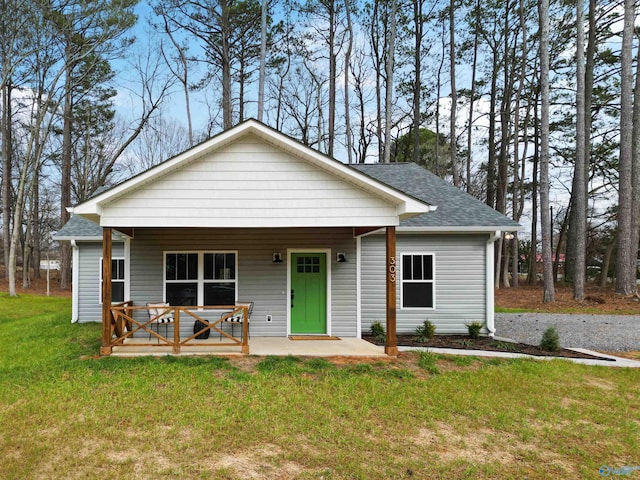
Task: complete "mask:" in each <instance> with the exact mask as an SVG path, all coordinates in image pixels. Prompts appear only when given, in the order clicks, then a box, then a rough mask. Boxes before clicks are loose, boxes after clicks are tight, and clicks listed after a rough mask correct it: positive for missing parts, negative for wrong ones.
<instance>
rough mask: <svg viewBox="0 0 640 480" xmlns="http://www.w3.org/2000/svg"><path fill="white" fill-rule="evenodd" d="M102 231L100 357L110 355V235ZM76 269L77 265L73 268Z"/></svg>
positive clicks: (110, 232) (107, 229) (108, 229)
mask: <svg viewBox="0 0 640 480" xmlns="http://www.w3.org/2000/svg"><path fill="white" fill-rule="evenodd" d="M112 233H113V232H112V229H111V228H109V227H104V228H103V229H102V346H101V347H100V355H111V246H112V244H111V235H112ZM74 268H77V265H76V266H75V267H74Z"/></svg>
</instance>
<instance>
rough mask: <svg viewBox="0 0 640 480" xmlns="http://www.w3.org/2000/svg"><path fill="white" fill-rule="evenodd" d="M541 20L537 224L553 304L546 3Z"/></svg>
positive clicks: (546, 299) (546, 285) (548, 295)
mask: <svg viewBox="0 0 640 480" xmlns="http://www.w3.org/2000/svg"><path fill="white" fill-rule="evenodd" d="M538 12H539V20H540V100H541V108H540V210H541V211H540V223H541V226H542V269H543V272H542V274H543V278H544V293H543V301H544V302H545V303H548V302H554V301H555V285H554V283H553V263H552V252H551V248H552V246H551V241H552V238H551V236H552V231H551V215H550V211H549V207H550V202H549V0H541V1H540V2H539V3H538Z"/></svg>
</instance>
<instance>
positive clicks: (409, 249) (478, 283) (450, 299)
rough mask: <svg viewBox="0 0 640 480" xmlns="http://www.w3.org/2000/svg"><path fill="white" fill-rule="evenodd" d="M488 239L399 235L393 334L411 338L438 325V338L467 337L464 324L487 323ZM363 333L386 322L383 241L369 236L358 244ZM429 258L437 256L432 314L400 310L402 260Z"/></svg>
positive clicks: (378, 236)
mask: <svg viewBox="0 0 640 480" xmlns="http://www.w3.org/2000/svg"><path fill="white" fill-rule="evenodd" d="M487 238H488V237H487V236H486V235H425V234H422V235H410V234H401V233H399V234H398V236H397V247H396V254H397V257H396V258H397V260H398V282H397V284H396V285H397V300H398V310H397V331H398V333H414V332H415V329H416V327H417V326H419V325H421V324H422V322H424V321H425V320H429V321H431V322H432V323H433V324H435V325H436V333H440V334H452V333H465V334H466V333H467V328H466V324H468V323H470V322H482V323H484V322H485V321H486V287H485V285H486V280H485V278H486V277H485V254H486V251H485V250H486V242H487ZM361 250H362V252H361V256H362V267H361V277H362V279H361V285H362V332H363V333H368V331H369V329H370V327H371V323H372V322H376V321H379V322H381V323H382V324H383V325H384V324H385V319H386V291H385V288H386V283H385V281H386V279H385V272H386V270H385V258H386V253H385V237H384V236H383V235H370V236H366V237H363V238H362V243H361ZM403 253H433V254H434V256H435V285H436V288H435V303H436V308H435V309H427V308H425V309H411V310H402V309H401V304H400V302H401V295H400V286H401V280H400V279H401V276H402V265H401V261H400V258H401V255H402V254H403Z"/></svg>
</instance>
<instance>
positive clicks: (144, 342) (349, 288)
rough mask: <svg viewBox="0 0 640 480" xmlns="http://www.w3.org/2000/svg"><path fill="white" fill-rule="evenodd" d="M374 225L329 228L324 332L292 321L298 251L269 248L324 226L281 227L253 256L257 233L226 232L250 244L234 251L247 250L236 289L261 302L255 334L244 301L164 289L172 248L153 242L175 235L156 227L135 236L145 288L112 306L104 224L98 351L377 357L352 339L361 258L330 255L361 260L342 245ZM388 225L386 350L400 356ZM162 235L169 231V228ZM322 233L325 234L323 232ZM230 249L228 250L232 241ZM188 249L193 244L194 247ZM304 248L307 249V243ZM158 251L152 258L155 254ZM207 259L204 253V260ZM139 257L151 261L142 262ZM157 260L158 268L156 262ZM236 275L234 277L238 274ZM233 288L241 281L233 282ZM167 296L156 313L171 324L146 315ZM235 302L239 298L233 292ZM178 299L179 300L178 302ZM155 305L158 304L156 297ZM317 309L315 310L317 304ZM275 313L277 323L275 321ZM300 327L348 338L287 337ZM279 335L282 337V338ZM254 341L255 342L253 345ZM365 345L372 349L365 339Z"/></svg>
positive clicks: (239, 253) (357, 333)
mask: <svg viewBox="0 0 640 480" xmlns="http://www.w3.org/2000/svg"><path fill="white" fill-rule="evenodd" d="M375 229H376V228H375V227H372V228H366V229H364V228H353V229H341V230H339V231H338V233H339V235H335V232H336V230H335V229H331V232H332V233H334V235H332V239H333V240H332V241H333V242H338V243H335V244H330V245H331V248H327V249H326V252H324V253H322V255H324V259H326V260H327V262H326V263H327V274H326V276H327V279H326V283H327V285H329V286H327V287H326V291H327V297H326V300H323V302H322V303H324V302H326V308H327V312H328V313H327V314H326V329H321V330H320V331H318V330H316V331H309V330H302V329H295V330H294V329H293V328H291V326H292V324H293V323H292V319H290V318H288V314H289V306H290V307H291V310H292V309H293V306H294V301H293V300H294V296H293V295H294V288H293V287H294V285H293V282H292V281H291V280H290V279H289V278H288V275H292V274H291V273H290V272H291V271H293V268H294V267H296V268H297V262H294V261H293V258H292V257H293V255H294V253H292V252H294V251H293V250H291V249H290V248H287V252H288V253H287V258H286V261H285V262H284V263H283V262H279V263H276V262H273V261H272V259H271V255H269V254H268V253H265V252H264V251H266V252H268V251H276V248H277V245H279V244H281V243H283V242H286V241H288V240H287V239H288V238H290V236H291V235H292V234H295V235H296V238H297V240H296V241H297V242H299V243H298V245H300V243H301V242H303V241H315V242H317V238H318V237H317V235H313V232H316V233H318V232H321V231H320V230H317V229H316V230H313V231H312V232H311V233H309V232H306V231H305V232H302V231H297V230H285V231H279V232H278V233H279V235H280V236H281V237H282V238H278V239H276V240H277V242H276V241H275V240H273V239H272V240H270V241H273V246H267V247H266V248H263V250H264V251H262V250H260V252H258V254H255V253H254V251H253V248H254V247H252V246H251V245H248V246H247V245H245V243H246V242H251V244H252V245H253V243H255V242H254V241H253V234H252V232H250V231H245V232H241V233H243V235H244V237H243V235H241V234H240V233H238V232H237V231H229V230H226V231H225V235H224V238H225V241H226V242H229V243H228V245H235V244H237V242H238V241H243V242H245V243H242V244H241V247H242V248H241V249H240V248H239V249H238V250H237V251H236V252H235V253H234V254H233V255H234V257H235V259H237V258H238V257H240V256H241V263H238V264H236V265H235V267H234V272H240V273H239V274H238V275H244V277H243V282H242V287H241V290H240V293H238V291H236V292H235V295H234V296H235V297H236V299H237V298H238V297H240V298H241V299H244V300H248V299H250V300H251V301H252V302H253V300H254V299H255V300H256V305H257V307H256V310H257V312H258V313H257V315H256V311H254V312H253V313H254V317H253V321H252V324H251V326H252V327H253V328H252V329H251V332H249V322H248V317H249V314H250V312H249V311H248V310H247V309H246V307H245V308H242V307H240V303H236V304H235V305H233V304H230V305H226V306H225V305H212V304H211V303H207V298H203V297H202V295H200V296H198V297H197V299H198V301H199V302H201V301H202V300H204V302H205V303H204V304H203V303H186V302H185V303H180V299H178V300H176V299H170V298H169V295H168V293H167V291H166V288H165V287H164V286H162V284H161V283H160V282H161V281H162V278H164V275H165V273H166V272H164V271H162V269H163V268H164V267H163V263H162V259H163V258H164V257H165V256H166V254H165V250H167V249H168V248H169V247H165V246H164V245H157V244H156V243H153V242H157V240H156V239H157V238H162V239H163V240H162V241H163V242H165V243H166V244H167V245H173V242H174V240H171V239H169V240H167V239H166V237H167V235H166V234H165V235H158V230H153V229H141V230H139V231H138V234H137V235H136V246H135V249H134V252H133V254H132V263H134V262H135V265H136V267H135V268H136V272H141V274H140V275H137V276H136V277H135V278H134V279H133V280H132V282H133V281H134V282H135V284H136V285H143V287H144V288H143V289H139V288H136V289H133V288H132V290H131V300H129V301H127V302H124V303H120V304H112V302H111V294H112V286H111V279H112V272H111V269H112V245H111V238H112V229H111V228H109V227H104V228H103V242H102V254H103V255H102V269H103V281H102V292H101V295H102V299H103V301H102V326H103V329H102V345H101V349H100V353H101V355H111V354H114V353H116V352H118V353H119V354H123V353H125V352H131V353H132V354H134V355H143V354H146V355H157V354H160V355H166V354H171V355H182V354H184V355H191V354H196V355H197V354H216V353H220V354H240V353H243V354H256V355H261V354H263V353H261V352H264V354H265V355H271V354H275V355H288V354H292V355H294V354H295V355H329V356H330V355H356V356H357V355H376V354H378V350H379V349H378V348H377V347H376V348H373V350H371V348H368V349H365V352H366V353H360V352H361V351H362V350H363V349H362V348H360V347H359V346H358V345H353V344H352V343H353V342H352V341H355V340H357V339H358V337H359V336H360V330H361V329H360V323H359V316H358V315H359V312H358V309H357V304H358V302H359V301H360V300H359V292H358V291H357V285H356V275H357V260H356V261H355V262H351V263H339V262H338V260H336V261H335V265H331V263H332V262H333V260H332V259H333V258H334V255H332V252H334V251H348V252H351V253H350V254H349V258H356V259H357V255H356V253H354V252H353V251H350V250H348V249H344V250H342V249H341V248H340V246H341V245H345V242H347V243H349V244H351V243H353V244H355V243H356V240H355V238H357V236H359V235H362V234H363V233H366V232H368V231H372V230H375ZM172 231H173V230H172ZM201 231H202V230H199V231H198V233H199V232H201ZM326 231H329V230H326ZM386 231H387V236H386V237H387V238H386V245H387V255H386V257H387V259H386V260H387V261H386V262H385V263H386V267H387V268H386V275H385V276H386V297H387V298H386V307H387V308H386V317H387V318H386V320H387V328H386V331H387V342H386V347H385V348H384V353H385V354H387V355H397V345H396V338H395V333H396V328H395V317H396V285H395V284H396V254H395V243H396V239H395V227H393V226H389V227H386ZM194 232H195V231H194ZM162 233H166V232H165V231H164V230H163V231H162ZM192 233H193V232H192ZM204 233H205V234H206V235H204V236H203V238H206V242H207V244H210V245H214V243H215V242H219V241H220V240H219V239H217V237H213V238H212V237H211V233H210V232H209V231H204ZM215 233H218V231H215ZM322 233H323V234H326V233H325V232H322ZM247 234H249V236H247ZM183 236H184V235H183ZM263 237H264V236H263ZM343 237H344V238H343ZM243 238H244V240H243ZM336 238H337V240H336ZM303 239H304V240H303ZM309 239H311V240H309ZM314 239H315V240H314ZM265 241H267V240H266V239H265V238H263V239H262V243H264V242H265ZM340 242H342V243H340ZM183 243H184V240H183ZM198 247H199V248H201V247H200V245H198ZM224 247H225V248H227V245H225V246H224ZM189 248H191V249H192V250H193V249H194V248H193V247H191V246H190V247H189ZM189 248H187V249H189ZM212 248H213V247H212ZM304 248H305V251H306V250H307V248H306V247H304ZM227 249H228V248H227ZM309 249H311V250H312V251H314V252H315V251H317V250H318V249H319V247H309ZM152 256H153V258H151V257H152ZM318 256H320V255H318ZM200 257H202V258H203V257H204V254H200V255H199V258H200ZM202 258H200V259H201V260H202ZM138 259H145V260H144V261H139V260H138ZM158 260H159V261H158ZM267 262H268V263H267ZM200 263H201V262H200ZM266 265H268V267H265V266H266ZM158 266H160V267H159V268H158ZM158 270H159V271H158ZM201 270H202V269H201ZM201 276H202V274H200V275H199V277H201ZM233 277H234V278H236V274H235V273H234V275H233ZM158 279H160V282H158ZM156 283H159V285H158V287H159V288H157V289H156V288H155V287H154V285H155V284H156ZM185 285H187V284H185ZM330 285H333V288H334V291H333V295H334V298H336V299H338V300H337V301H336V302H335V303H333V302H332V300H331V298H332V297H331V290H332V289H331V287H330ZM150 286H151V287H150ZM234 288H238V287H237V286H234ZM163 290H164V292H163V294H160V295H159V294H157V293H155V292H156V291H160V292H162V291H163ZM295 291H296V297H295V298H296V301H295V304H296V305H297V306H298V305H301V304H303V302H302V301H301V295H299V293H298V292H299V289H298V287H296V288H295ZM289 292H290V295H289ZM164 294H166V302H164V303H161V304H162V305H166V307H163V308H162V309H161V310H162V311H158V316H165V315H168V316H170V317H171V318H172V321H171V323H170V324H169V325H168V326H167V325H166V324H165V323H160V322H159V321H158V320H160V318H158V316H155V317H154V316H152V315H149V314H148V311H149V307H148V303H147V302H149V300H153V299H158V298H163V296H164ZM125 298H126V297H125ZM194 298H195V297H194ZM170 300H171V303H170ZM192 300H193V299H192ZM229 300H231V301H233V298H231V299H229ZM173 301H175V302H176V303H175V304H174V303H173ZM236 302H237V300H236ZM152 303H153V305H159V304H158V303H157V302H152ZM198 305H199V306H198ZM311 310H312V311H313V309H311ZM272 314H273V315H272ZM231 316H239V317H240V318H242V319H244V321H242V322H235V334H234V333H232V332H233V325H230V324H229V323H226V324H225V320H227V319H228V318H229V317H231ZM265 317H266V321H265ZM272 318H273V319H274V321H272ZM196 322H199V324H201V325H204V326H203V327H202V328H203V329H201V330H199V331H198V332H196V331H195V330H194V323H196ZM229 327H232V328H229ZM240 332H242V333H240ZM202 333H209V337H210V338H207V339H206V340H204V339H202V338H197V337H198V336H200V335H199V334H202ZM230 333H231V334H230ZM250 333H251V334H253V335H254V336H255V338H264V339H268V340H269V342H268V344H267V345H266V346H265V347H264V349H263V350H260V348H261V345H262V344H263V343H264V342H261V341H258V343H257V344H256V343H254V342H253V340H252V339H251V335H250ZM296 333H297V334H303V335H304V334H305V333H314V334H320V335H325V334H326V335H327V336H331V335H334V336H337V337H340V338H341V339H342V340H336V341H329V340H319V341H315V342H314V343H309V342H311V341H310V340H303V341H298V340H290V339H289V338H288V335H292V334H296ZM277 341H280V342H283V343H282V344H277V343H276V342H277ZM318 342H319V343H318ZM250 343H251V345H249V344H250ZM356 343H359V342H356ZM361 345H364V346H367V347H369V346H368V345H367V344H366V342H365V343H364V344H361ZM350 347H353V348H350ZM255 348H258V351H256V350H255ZM143 352H144V353H143Z"/></svg>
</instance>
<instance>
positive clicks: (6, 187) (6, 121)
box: [1, 62, 13, 278]
mask: <svg viewBox="0 0 640 480" xmlns="http://www.w3.org/2000/svg"><path fill="white" fill-rule="evenodd" d="M3 64H4V62H3ZM12 88H13V87H12V85H11V81H7V82H6V85H4V86H3V87H2V127H1V128H2V132H1V134H2V244H3V251H4V266H5V270H4V275H5V277H7V278H9V249H10V243H11V242H10V237H11V177H12V166H13V165H12V163H13V160H12V157H13V154H12V153H13V152H12V150H13V135H12V129H11V122H12V117H13V115H12V109H11V89H12Z"/></svg>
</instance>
